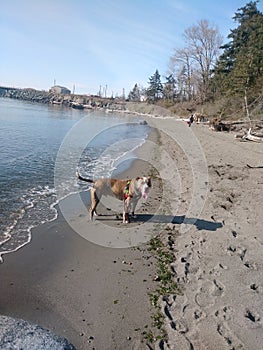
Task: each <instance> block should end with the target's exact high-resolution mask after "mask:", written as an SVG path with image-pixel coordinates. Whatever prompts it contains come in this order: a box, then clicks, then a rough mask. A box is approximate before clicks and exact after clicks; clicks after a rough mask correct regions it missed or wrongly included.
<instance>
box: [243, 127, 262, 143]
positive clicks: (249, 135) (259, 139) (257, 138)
mask: <svg viewBox="0 0 263 350" xmlns="http://www.w3.org/2000/svg"><path fill="white" fill-rule="evenodd" d="M242 140H248V141H254V142H263V136H259V135H253V134H252V132H251V128H250V129H249V130H248V132H247V134H245V135H244V136H243V137H242Z"/></svg>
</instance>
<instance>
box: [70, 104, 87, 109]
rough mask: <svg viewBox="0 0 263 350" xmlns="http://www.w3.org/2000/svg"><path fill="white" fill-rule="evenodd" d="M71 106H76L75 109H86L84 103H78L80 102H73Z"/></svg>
mask: <svg viewBox="0 0 263 350" xmlns="http://www.w3.org/2000/svg"><path fill="white" fill-rule="evenodd" d="M71 107H72V108H75V109H84V106H83V104H81V103H78V102H72V103H71Z"/></svg>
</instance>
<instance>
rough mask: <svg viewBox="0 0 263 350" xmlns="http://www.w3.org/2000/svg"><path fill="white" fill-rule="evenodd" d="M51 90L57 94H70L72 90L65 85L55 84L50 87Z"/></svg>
mask: <svg viewBox="0 0 263 350" xmlns="http://www.w3.org/2000/svg"><path fill="white" fill-rule="evenodd" d="M49 92H53V93H55V94H64V95H68V94H70V93H71V91H70V90H69V89H67V88H66V87H64V86H59V85H54V86H52V87H51V88H50V90H49Z"/></svg>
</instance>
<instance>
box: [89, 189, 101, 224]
mask: <svg viewBox="0 0 263 350" xmlns="http://www.w3.org/2000/svg"><path fill="white" fill-rule="evenodd" d="M90 196H91V207H90V220H91V221H93V216H94V214H95V215H97V212H96V208H97V205H98V204H99V202H100V197H101V196H100V195H98V193H97V191H96V189H95V188H94V187H92V188H91V189H90Z"/></svg>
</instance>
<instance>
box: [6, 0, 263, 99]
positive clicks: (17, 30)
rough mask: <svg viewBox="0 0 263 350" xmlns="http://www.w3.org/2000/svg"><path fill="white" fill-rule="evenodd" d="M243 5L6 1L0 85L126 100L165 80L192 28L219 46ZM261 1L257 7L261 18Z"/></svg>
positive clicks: (176, 0) (193, 0)
mask: <svg viewBox="0 0 263 350" xmlns="http://www.w3.org/2000/svg"><path fill="white" fill-rule="evenodd" d="M248 2H249V1H248V0H247V1H245V0H220V1H217V2H214V1H211V0H12V1H2V2H1V10H0V45H1V61H0V85H4V86H6V85H7V86H15V87H33V88H36V89H40V90H42V89H43V90H48V89H49V88H50V86H52V85H53V83H54V79H56V83H57V84H59V85H63V86H66V87H68V88H69V89H71V90H72V89H73V85H75V92H76V93H80V94H83V93H87V94H96V93H98V91H99V89H100V86H101V87H102V89H103V88H105V86H106V85H107V95H108V96H111V95H112V93H113V95H114V96H115V95H116V94H118V95H121V94H122V91H123V88H124V89H125V93H126V95H127V94H128V92H129V91H130V90H131V89H132V88H133V86H134V84H135V83H138V84H140V85H142V86H145V87H147V85H148V84H147V82H148V79H149V77H150V76H151V75H152V74H153V73H154V72H155V70H156V69H158V70H159V72H160V74H161V75H165V74H166V72H167V69H168V62H169V58H170V57H171V56H172V54H173V49H174V48H180V47H183V46H184V42H183V41H182V40H183V39H182V34H183V32H184V30H185V29H186V28H189V27H191V26H193V25H195V24H197V21H199V20H202V19H207V20H208V21H209V23H210V24H211V25H213V26H217V27H218V29H219V31H220V33H221V34H222V35H223V37H224V41H225V42H226V41H227V39H226V37H227V35H228V34H229V32H230V29H233V28H234V27H235V23H234V21H233V20H232V17H233V15H234V13H235V12H236V11H237V9H238V8H240V7H243V6H245V5H246V4H247V3H248ZM262 4H263V0H260V2H259V4H258V8H259V9H260V10H261V11H263V5H262Z"/></svg>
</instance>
